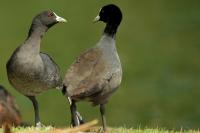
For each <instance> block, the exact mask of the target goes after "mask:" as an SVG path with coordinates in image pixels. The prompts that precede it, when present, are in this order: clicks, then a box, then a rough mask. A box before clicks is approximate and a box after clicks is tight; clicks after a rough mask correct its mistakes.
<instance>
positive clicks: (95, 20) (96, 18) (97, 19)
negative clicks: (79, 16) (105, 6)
mask: <svg viewBox="0 0 200 133" xmlns="http://www.w3.org/2000/svg"><path fill="white" fill-rule="evenodd" d="M99 20H100V16H99V15H98V16H96V17H95V18H94V20H93V22H94V23H96V22H98V21H99Z"/></svg>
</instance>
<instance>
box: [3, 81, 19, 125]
mask: <svg viewBox="0 0 200 133" xmlns="http://www.w3.org/2000/svg"><path fill="white" fill-rule="evenodd" d="M21 123H22V121H21V114H20V111H19V108H18V105H17V104H16V102H15V98H14V97H13V96H12V95H11V94H10V93H9V92H8V91H7V90H6V89H5V87H3V86H2V85H0V127H3V126H5V125H8V126H13V125H14V126H19V125H21Z"/></svg>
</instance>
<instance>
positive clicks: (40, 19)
mask: <svg viewBox="0 0 200 133" xmlns="http://www.w3.org/2000/svg"><path fill="white" fill-rule="evenodd" d="M60 22H67V20H66V19H64V18H62V17H60V16H58V15H57V14H56V13H55V12H53V11H50V10H47V11H43V12H41V13H39V14H38V15H36V16H35V17H34V18H33V21H32V25H31V28H30V30H29V36H30V35H31V33H32V32H33V31H34V30H35V29H37V28H41V29H45V31H47V30H48V29H49V28H50V27H52V26H53V25H55V24H57V23H60Z"/></svg>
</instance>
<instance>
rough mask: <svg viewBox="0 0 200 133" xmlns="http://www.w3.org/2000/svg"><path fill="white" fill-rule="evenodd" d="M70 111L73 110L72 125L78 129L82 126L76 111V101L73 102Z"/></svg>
mask: <svg viewBox="0 0 200 133" xmlns="http://www.w3.org/2000/svg"><path fill="white" fill-rule="evenodd" d="M70 110H71V124H72V126H73V127H76V126H78V125H80V122H79V119H78V117H77V113H76V112H77V111H76V103H75V101H73V100H72V102H71V105H70Z"/></svg>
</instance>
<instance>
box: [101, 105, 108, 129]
mask: <svg viewBox="0 0 200 133" xmlns="http://www.w3.org/2000/svg"><path fill="white" fill-rule="evenodd" d="M100 112H101V119H102V124H103V132H106V130H107V126H106V116H105V104H100Z"/></svg>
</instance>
